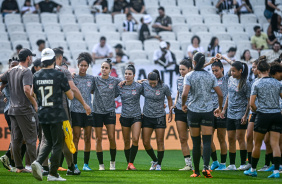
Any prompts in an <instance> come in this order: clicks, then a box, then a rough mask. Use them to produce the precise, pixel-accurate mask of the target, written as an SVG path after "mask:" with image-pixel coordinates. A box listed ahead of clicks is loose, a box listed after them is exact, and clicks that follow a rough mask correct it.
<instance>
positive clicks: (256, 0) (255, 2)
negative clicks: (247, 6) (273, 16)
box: [252, 0, 264, 6]
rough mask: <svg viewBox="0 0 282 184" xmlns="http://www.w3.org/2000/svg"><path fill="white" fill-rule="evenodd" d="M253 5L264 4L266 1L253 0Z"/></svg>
mask: <svg viewBox="0 0 282 184" xmlns="http://www.w3.org/2000/svg"><path fill="white" fill-rule="evenodd" d="M252 5H260V6H264V1H261V0H252Z"/></svg>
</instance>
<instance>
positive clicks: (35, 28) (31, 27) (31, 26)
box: [25, 22, 42, 33]
mask: <svg viewBox="0 0 282 184" xmlns="http://www.w3.org/2000/svg"><path fill="white" fill-rule="evenodd" d="M25 30H26V32H27V33H38V32H42V25H41V24H40V23H37V22H28V23H26V24H25Z"/></svg>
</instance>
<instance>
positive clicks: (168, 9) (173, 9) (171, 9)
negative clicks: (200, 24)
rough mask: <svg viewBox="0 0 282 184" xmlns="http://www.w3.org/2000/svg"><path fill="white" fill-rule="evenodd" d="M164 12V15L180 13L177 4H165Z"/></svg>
mask: <svg viewBox="0 0 282 184" xmlns="http://www.w3.org/2000/svg"><path fill="white" fill-rule="evenodd" d="M165 13H166V15H168V16H170V15H181V11H180V8H179V7H177V6H167V7H165Z"/></svg>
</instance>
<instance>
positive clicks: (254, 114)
mask: <svg viewBox="0 0 282 184" xmlns="http://www.w3.org/2000/svg"><path fill="white" fill-rule="evenodd" d="M256 117H257V113H254V112H253V113H252V116H251V119H250V122H253V123H254V122H255V120H256Z"/></svg>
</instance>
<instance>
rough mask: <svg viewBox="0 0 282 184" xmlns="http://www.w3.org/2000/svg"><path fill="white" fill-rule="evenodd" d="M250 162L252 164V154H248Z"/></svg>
mask: <svg viewBox="0 0 282 184" xmlns="http://www.w3.org/2000/svg"><path fill="white" fill-rule="evenodd" d="M248 162H249V164H252V152H248Z"/></svg>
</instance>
